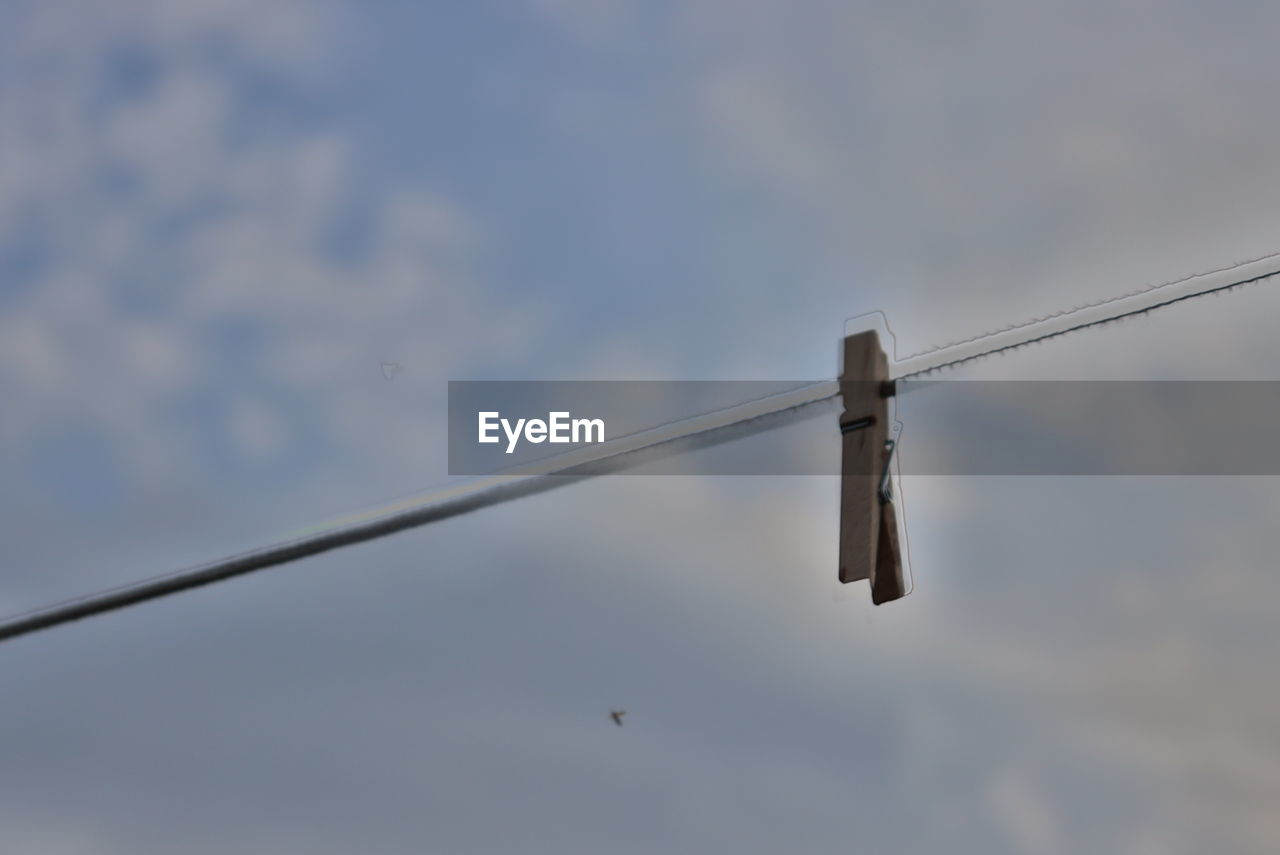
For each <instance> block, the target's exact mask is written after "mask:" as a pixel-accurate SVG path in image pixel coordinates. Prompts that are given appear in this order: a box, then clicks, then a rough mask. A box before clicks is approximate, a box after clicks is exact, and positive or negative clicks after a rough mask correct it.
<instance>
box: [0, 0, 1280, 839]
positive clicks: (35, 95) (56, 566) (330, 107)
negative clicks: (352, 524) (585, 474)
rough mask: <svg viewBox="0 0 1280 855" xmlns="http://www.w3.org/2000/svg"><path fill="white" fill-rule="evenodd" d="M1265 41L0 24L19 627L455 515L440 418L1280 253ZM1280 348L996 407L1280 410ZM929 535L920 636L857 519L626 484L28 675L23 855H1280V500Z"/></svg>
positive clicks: (366, 19) (1003, 6)
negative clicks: (294, 537)
mask: <svg viewBox="0 0 1280 855" xmlns="http://www.w3.org/2000/svg"><path fill="white" fill-rule="evenodd" d="M1276 23H1277V21H1276V20H1275V12H1274V11H1272V10H1270V9H1268V8H1266V7H1264V6H1261V5H1256V4H1244V3H1240V4H1225V5H1221V4H1220V5H1217V6H1215V7H1214V8H1213V9H1209V8H1207V7H1205V6H1204V5H1203V4H1163V3H1154V2H1149V3H1141V2H1134V3H1120V4H1115V3H1109V4H1030V5H1028V4H1015V3H1007V2H993V3H986V4H979V5H977V6H974V7H971V8H966V9H965V10H963V11H961V10H959V9H957V8H955V7H953V6H952V5H951V4H942V3H934V2H918V3H898V4H893V5H892V6H886V5H877V4H863V3H837V2H818V1H817V0H815V2H804V3H795V4H783V3H776V2H764V0H739V2H732V3H730V2H723V0H721V2H711V0H706V2H688V3H680V4H675V3H633V2H627V0H598V2H587V0H533V1H532V2H504V3H497V2H493V3H483V2H482V3H469V4H446V3H423V4H408V3H395V2H385V3H382V2H378V3H363V4H355V3H337V2H333V3H303V2H292V1H291V0H282V2H275V3H272V4H270V5H267V6H264V5H263V4H255V3H249V2H244V0H183V2H178V3H153V2H145V0H125V2H116V3H112V4H101V3H91V2H72V0H53V2H40V3H36V2H22V0H15V2H10V3H8V4H6V5H5V7H4V9H3V10H2V11H0V400H2V401H3V402H4V405H3V407H0V472H3V474H4V477H3V479H0V508H2V509H3V512H4V513H3V517H2V519H3V522H0V542H3V543H4V545H5V549H4V550H3V552H4V555H5V562H4V573H3V575H2V576H0V606H2V607H3V610H4V611H5V612H6V613H11V612H16V611H20V610H23V609H27V608H31V607H35V606H38V605H41V604H43V603H45V602H47V601H49V600H52V599H58V598H60V597H65V596H70V595H74V594H77V593H80V592H82V591H85V590H91V589H97V588H101V587H105V586H108V585H112V584H117V583H121V582H126V581H129V580H131V579H134V578H137V577H140V576H145V575H150V574H153V573H157V572H161V571H165V570H169V569H173V568H176V567H180V566H184V565H188V564H192V563H196V562H200V561H204V560H208V559H210V558H214V557H218V556H221V555H224V554H227V553H231V552H235V551H240V550H243V549H247V548H251V547H253V546H256V545H259V544H261V543H264V542H266V541H268V540H270V539H271V538H273V537H274V536H275V535H277V534H279V533H281V532H283V531H286V530H290V529H295V528H297V527H299V526H302V525H306V524H308V523H310V522H313V521H315V520H316V519H320V518H326V517H332V516H334V515H337V514H341V513H344V512H347V511H350V510H353V509H357V508H361V507H365V506H368V505H371V504H374V503H377V502H380V501H383V500H386V499H389V498H392V497H395V496H399V495H403V494H406V493H409V492H412V491H417V490H422V489H424V488H426V487H429V486H432V485H434V484H437V483H440V482H441V481H442V480H445V478H446V443H445V437H444V433H443V431H444V425H445V412H444V400H445V389H446V381H448V380H450V379H548V380H566V379H675V380H684V379H736V380H776V379H821V378H826V377H830V376H832V375H833V374H834V373H835V370H836V366H835V359H836V352H837V347H836V345H837V342H838V339H839V337H840V335H841V333H842V331H843V328H844V320H845V319H846V318H848V317H851V316H855V315H861V314H864V313H866V312H869V311H872V310H877V309H878V310H882V311H884V312H885V313H886V315H887V316H888V318H889V320H890V323H891V324H892V326H893V329H894V331H895V333H896V335H897V340H898V343H899V347H900V348H902V351H903V353H904V354H905V353H906V352H912V351H916V350H920V349H923V348H925V347H928V346H930V345H932V344H935V343H938V342H942V341H946V340H948V339H952V338H959V337H965V336H968V335H972V334H975V333H978V332H982V331H984V330H986V329H988V328H991V327H995V326H1000V325H1003V324H1005V323H1009V322H1016V321H1018V320H1021V319H1022V318H1024V317H1026V316H1028V315H1031V314H1036V313H1041V312H1045V311H1051V310H1053V309H1057V308H1061V307H1064V306H1071V305H1075V304H1078V303H1081V302H1084V301H1087V300H1091V299H1096V298H1099V297H1103V296H1107V295H1110V294H1113V293H1117V292H1120V291H1125V290H1129V289H1132V288H1134V287H1138V286H1141V285H1143V284H1146V283H1150V282H1158V281H1163V280H1167V279H1172V278H1176V277H1179V276H1183V275H1186V274H1189V273H1193V272H1196V271H1198V270H1203V269H1207V268H1210V267H1215V266H1220V265H1222V264H1223V263H1229V262H1231V261H1235V260H1240V259H1244V258H1248V257H1251V256H1256V255H1259V254H1262V253H1264V252H1267V251H1271V250H1275V249H1277V248H1280V247H1277V245H1276V244H1277V239H1276V236H1275V217H1274V211H1275V210H1276V205H1277V203H1278V202H1280V198H1278V194H1277V192H1276V190H1275V188H1276V187H1280V183H1278V182H1277V180H1276V179H1277V178H1280V161H1277V160H1276V159H1275V156H1274V145H1273V142H1272V141H1273V140H1274V139H1275V137H1276V134H1277V131H1280V128H1278V127H1277V117H1276V114H1275V111H1274V105H1273V100H1274V99H1273V94H1272V93H1274V91H1276V85H1277V83H1280V80H1277V78H1278V77H1280V66H1277V64H1276V62H1275V61H1274V60H1273V59H1271V58H1270V55H1271V50H1270V45H1269V43H1268V40H1267V38H1268V36H1267V34H1268V33H1269V32H1273V31H1274V27H1275V25H1276ZM1278 304H1280V297H1277V296H1276V292H1275V289H1274V286H1269V285H1263V286H1259V287H1255V288H1253V289H1250V290H1247V291H1243V292H1240V293H1238V294H1233V295H1232V296H1230V297H1224V298H1222V299H1215V300H1209V301H1198V302H1195V303H1190V304H1186V305H1184V306H1182V307H1179V308H1177V309H1172V310H1170V311H1168V312H1167V313H1165V314H1163V315H1160V316H1157V317H1153V318H1149V319H1143V320H1139V321H1133V322H1129V323H1126V324H1122V325H1119V326H1116V327H1113V328H1109V329H1107V330H1104V331H1099V332H1097V333H1091V334H1088V335H1081V336H1076V337H1073V338H1070V339H1064V340H1062V341H1059V342H1056V343H1052V344H1047V345H1044V346H1042V347H1039V348H1036V349H1034V350H1031V351H1026V352H1022V353H1019V354H1017V355H1016V356H1010V357H1005V358H1000V359H995V360H991V361H989V362H984V363H981V364H979V365H977V366H973V367H971V368H970V369H968V370H967V371H966V372H964V373H963V374H960V373H957V376H965V377H981V378H1040V377H1051V378H1064V379H1073V378H1113V377H1125V378H1131V379H1169V378H1183V379H1220V378H1229V379H1274V378H1275V377H1276V376H1277V372H1280V351H1277V349H1276V347H1275V345H1274V341H1273V339H1274V336H1273V333H1272V329H1271V324H1270V322H1269V319H1270V318H1272V317H1274V316H1275V315H1274V312H1275V310H1276V309H1277V308H1280V305H1278ZM388 361H394V362H396V363H398V364H400V365H401V366H402V367H403V370H402V372H401V373H399V374H397V375H396V376H395V377H394V378H393V379H391V380H387V379H386V378H385V377H384V376H383V373H382V370H381V363H383V362H388ZM906 430H907V431H908V432H909V431H910V424H909V423H908V424H907V427H906ZM832 433H835V431H834V429H833V431H832ZM806 435H807V434H806ZM761 442H764V443H765V444H762V445H761V448H762V453H767V449H768V448H769V446H768V445H767V442H765V441H763V440H762V441H761ZM832 442H833V443H834V442H836V439H835V437H832ZM904 487H905V493H906V495H905V499H906V506H907V514H908V518H909V525H910V527H911V528H910V530H911V534H912V540H911V546H912V558H913V566H914V570H915V577H916V582H917V591H916V593H914V594H912V596H911V597H909V598H908V599H906V600H904V601H902V602H900V603H896V604H894V605H892V606H887V607H884V608H879V609H877V608H874V607H872V606H871V605H870V604H869V602H868V597H867V595H866V592H865V591H864V590H861V589H854V588H851V589H839V587H838V586H837V585H836V584H835V582H834V577H835V538H836V506H835V505H836V501H835V500H836V495H837V494H836V485H835V483H834V481H833V480H831V479H827V478H816V477H790V478H786V477H772V478H769V477H758V478H749V477H736V478H735V477H720V478H712V477H700V478H694V477H687V478H686V477H653V478H646V477H627V478H609V479H600V480H598V481H595V482H592V483H589V484H582V485H577V486H574V487H571V488H567V489H565V490H562V491H557V492H556V493H552V494H548V495H546V496H543V497H539V498H537V499H532V500H529V501H527V502H520V503H516V504H512V505H510V506H504V507H501V508H495V509H493V510H491V511H486V512H485V513H484V514H481V515H475V516H471V517H467V518H460V519H457V520H454V521H450V522H448V523H446V524H441V525H438V526H433V527H430V528H428V529H425V530H422V531H416V532H411V533H406V534H403V535H399V536H397V537H395V538H391V539H388V540H385V541H381V542H378V543H374V544H369V545H366V546H362V547H359V548H356V549H349V550H343V551H339V552H335V553H332V554H329V555H325V556H322V557H319V558H316V559H311V560H308V561H305V562H301V563H298V564H296V565H292V566H288V567H284V568H280V569H278V570H274V571H272V572H270V573H265V574H260V575H258V576H255V577H253V578H246V579H242V580H238V581H235V582H231V583H228V584H225V585H221V586H216V587H213V588H209V589H207V590H202V591H198V592H194V593H190V594H186V595H183V596H180V597H175V598H173V599H170V600H168V601H165V602H161V603H155V604H151V605H148V606H145V607H142V608H138V609H135V610H131V611H128V612H124V613H120V614H117V615H111V616H107V617H103V618H99V619H95V620H92V621H88V622H85V623H83V624H81V625H76V626H72V627H68V628H65V629H61V630H58V631H56V632H50V633H45V634H40V635H36V636H32V637H30V638H26V639H22V640H19V641H15V642H13V643H9V644H6V645H3V646H0V675H3V680H4V685H5V687H6V693H5V694H6V698H9V699H11V700H10V701H9V702H7V703H6V704H4V705H3V710H0V725H2V727H0V732H3V733H5V734H6V736H5V737H4V739H3V740H0V745H3V750H4V762H3V764H2V765H3V768H4V770H5V772H4V774H3V775H0V843H2V844H3V848H4V850H5V851H14V852H41V853H53V855H59V853H92V855H98V854H99V853H117V852H119V853H124V852H128V853H149V852H156V853H159V852H172V851H184V852H194V853H201V852H210V853H212V852H226V851H265V850H271V851H301V850H306V851H312V852H317V853H328V852H333V853H346V852H351V851H356V850H359V851H376V852H406V853H407V852H422V851H442V852H460V853H465V852H475V853H482V852H483V853H488V852H507V851H519V852H530V851H532V852H556V853H565V852H600V851H607V852H624V853H625V852H651V851H655V850H659V849H661V850H664V851H672V852H699V853H701V852H718V851H726V852H728V851H732V852H735V853H742V852H756V851H758V852H776V851H781V850H783V849H786V850H789V851H802V852H836V851H839V852H847V851H849V850H850V849H853V850H855V851H870V852H878V851H901V852H935V851H940V850H945V851H947V852H952V853H963V852H973V853H984V855H986V853H999V852H1032V853H1075V852H1082V851H1085V852H1087V851H1113V852H1124V853H1134V855H1141V853H1155V852H1159V853H1177V852H1188V853H1194V852H1202V851H1209V850H1212V851H1220V852H1242V853H1252V852H1270V851H1273V850H1274V848H1275V842H1276V840H1277V838H1278V837H1280V826H1277V824H1276V821H1275V819H1274V818H1273V816H1272V811H1271V806H1272V805H1274V803H1275V800H1276V797H1277V796H1280V774H1278V773H1277V771H1276V770H1277V769H1280V763H1277V762H1276V761H1277V759H1278V758H1277V757H1276V751H1275V745H1276V736H1277V731H1276V724H1275V722H1276V721H1277V720H1280V718H1278V717H1277V715H1276V713H1277V712H1278V711H1280V695H1277V694H1276V692H1275V691H1274V690H1273V687H1271V686H1269V685H1268V684H1267V681H1266V680H1265V674H1267V673H1269V672H1268V671H1267V668H1268V666H1269V664H1270V662H1271V660H1272V659H1273V658H1274V657H1273V656H1271V652H1272V651H1273V650H1274V645H1275V630H1274V622H1275V621H1274V619H1275V608H1274V606H1273V605H1271V604H1272V603H1275V602H1277V597H1276V596H1275V594H1276V593H1280V592H1277V591H1276V586H1277V582H1276V581H1275V575H1274V572H1273V570H1274V568H1273V566H1272V563H1273V562H1272V560H1271V557H1272V556H1273V555H1274V554H1275V547H1276V544H1275V542H1274V541H1275V537H1274V534H1273V532H1274V530H1275V527H1274V525H1272V524H1271V520H1272V519H1273V517H1274V515H1275V511H1276V509H1277V508H1278V507H1280V493H1278V492H1277V490H1276V485H1275V484H1274V479H1266V478H1245V479H1228V478H1221V479H1215V478H1187V479H1175V478H1153V479H1138V478H1089V479H1086V478H1006V479H997V478H925V477H915V478H908V479H907V482H906V483H905V485H904ZM618 707H624V708H626V709H627V710H628V716H627V719H626V722H627V724H626V726H625V727H624V728H621V729H618V728H615V727H614V726H613V725H612V723H611V722H610V721H609V720H608V717H607V713H608V710H609V709H610V708H618Z"/></svg>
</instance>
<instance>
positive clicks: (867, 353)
mask: <svg viewBox="0 0 1280 855" xmlns="http://www.w3.org/2000/svg"><path fill="white" fill-rule="evenodd" d="M843 355H844V365H843V368H842V370H841V373H840V392H841V396H842V397H843V398H844V412H843V413H841V415H840V432H841V434H842V438H841V444H842V449H841V451H842V456H841V469H840V471H841V478H840V581H841V582H856V581H858V580H859V579H870V580H871V598H872V602H874V603H877V604H879V603H884V602H888V601H890V600H896V599H898V598H899V597H901V596H902V595H903V594H904V593H905V591H904V590H903V588H904V584H903V578H902V565H901V559H900V555H901V553H900V549H899V543H898V527H897V521H896V518H895V516H894V512H893V505H892V503H886V502H882V500H881V497H880V478H881V476H882V475H883V474H884V470H885V467H886V466H887V465H888V460H889V452H888V450H887V449H886V447H885V442H886V440H887V439H888V437H889V407H888V403H887V401H886V398H885V394H886V391H885V390H886V385H887V383H888V379H889V363H888V358H887V357H886V356H885V354H884V351H883V350H882V349H881V348H880V339H879V336H877V335H876V333H875V332H864V333H858V334H857V335H851V336H848V337H846V338H845V340H844V354H843Z"/></svg>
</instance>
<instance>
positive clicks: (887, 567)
mask: <svg viewBox="0 0 1280 855" xmlns="http://www.w3.org/2000/svg"><path fill="white" fill-rule="evenodd" d="M890 454H892V452H890V451H885V454H884V462H885V465H886V466H888V465H889V456H890ZM906 587H907V586H906V582H905V580H904V579H903V577H902V548H901V546H900V544H899V543H898V517H897V514H896V513H895V512H894V510H893V502H891V501H890V502H885V503H884V504H883V505H881V506H880V542H879V544H878V548H877V549H876V566H875V572H873V573H872V574H871V602H873V603H875V604H876V605H877V606H878V605H880V604H881V603H887V602H890V601H891V600H896V599H899V598H901V597H903V596H906V593H907V590H906Z"/></svg>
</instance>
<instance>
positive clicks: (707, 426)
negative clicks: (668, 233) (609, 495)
mask: <svg viewBox="0 0 1280 855" xmlns="http://www.w3.org/2000/svg"><path fill="white" fill-rule="evenodd" d="M1277 274H1280V253H1273V254H1271V255H1267V256H1263V257H1261V258H1256V259H1252V260H1250V261H1246V262H1243V263H1241V264H1236V265H1233V266H1231V267H1225V268H1221V269H1218V270H1212V271H1208V272H1206V273H1199V274H1196V275H1194V276H1190V277H1187V278H1185V279H1180V280H1177V281H1174V282H1168V283H1164V284H1162V285H1155V286H1151V287H1149V288H1144V289H1142V290H1139V291H1135V292H1132V293H1130V294H1126V295H1122V296H1120V297H1114V298H1111V299H1108V300H1103V301H1100V302H1097V303H1091V304H1088V305H1085V306H1080V307H1077V308H1075V309H1071V310H1067V311H1062V312H1056V313H1054V314H1052V315H1046V316H1044V317H1041V318H1037V319H1034V320H1032V321H1028V322H1025V323H1022V324H1018V325H1015V326H1011V327H1007V328H1005V329H1003V330H1000V331H997V332H994V333H989V334H987V335H983V336H977V337H975V338H970V339H965V340H963V341H959V342H955V343H953V344H949V345H945V346H942V347H937V348H932V349H929V350H926V351H922V352H920V353H916V354H913V355H911V356H909V357H907V358H906V359H904V360H901V361H897V362H895V363H894V365H893V368H892V369H891V373H892V376H893V378H894V379H895V380H904V379H909V378H913V377H919V376H922V375H925V374H929V373H931V372H934V371H939V370H942V369H945V368H951V367H954V366H957V365H961V364H963V363H966V362H970V361H973V360H975V359H980V358H982V357H984V356H990V355H992V354H996V353H1001V352H1004V351H1008V350H1013V349H1014V348H1018V347H1023V346H1026V345H1029V344H1035V343H1037V342H1042V341H1045V340H1047V339H1051V338H1056V337H1059V336H1063V335H1067V334H1069V333H1073V332H1078V331H1080V330H1084V329H1089V328H1091V327H1096V326H1101V325H1103V324H1106V323H1110V322H1113V321H1117V320H1121V319H1123V318H1127V317H1133V316H1135V315H1141V314H1146V313H1148V312H1152V311H1155V310H1157V309H1161V308H1164V307H1166V306H1170V305H1173V304H1175V303H1181V302H1184V301H1187V300H1192V299H1195V298H1197V297H1203V296H1206V295H1208V294H1213V293H1218V292H1224V291H1229V290H1232V289H1235V288H1239V287H1242V286H1245V285H1249V284H1253V283H1255V282H1260V281H1262V280H1264V279H1269V278H1271V277H1273V276H1275V275H1277ZM839 394H840V388H839V385H838V383H837V382H836V381H834V380H832V381H826V382H822V383H816V384H812V385H809V386H804V387H801V388H799V389H794V390H791V391H788V392H784V393H781V394H778V395H771V396H768V397H765V398H760V399H758V400H755V401H746V402H743V403H741V404H736V405H734V406H731V407H727V408H725V409H722V410H717V411H715V412H712V413H707V414H703V415H700V416H695V417H693V418H690V419H684V420H681V421H677V422H672V423H669V424H665V425H660V426H658V427H656V428H652V429H650V430H646V431H641V432H639V433H636V434H631V435H629V436H624V437H620V438H618V439H616V440H612V441H610V442H607V443H602V444H600V445H597V446H588V447H586V448H583V449H579V450H576V451H572V452H569V453H568V454H564V455H559V456H557V457H553V458H550V459H547V460H544V461H539V462H537V463H534V464H530V465H528V466H525V467H522V468H520V469H516V470H512V471H511V472H508V473H504V474H502V475H496V476H492V477H489V478H485V479H481V480H479V481H475V482H471V483H468V484H464V485H460V486H455V487H449V488H445V489H443V490H439V491H436V492H433V493H430V494H428V495H426V496H421V497H416V498H413V499H409V500H402V501H399V502H396V503H394V504H391V505H385V506H383V507H381V508H378V509H375V510H373V511H368V512H365V513H363V514H361V515H359V516H358V517H356V518H348V519H345V520H340V521H336V522H333V523H328V524H325V525H322V526H320V527H319V528H318V530H315V531H312V532H310V533H308V534H305V535H303V536H300V537H296V538H293V539H289V540H285V541H281V542H279V543H276V544H273V545H271V546H267V547H264V548H262V549H257V550H254V551H251V552H245V553H242V554H240V555H234V556H231V557H229V558H223V559H220V560H218V561H212V562H210V563H208V564H202V565H199V566H196V567H191V568H187V569H184V570H179V571H177V572H174V573H168V574H164V575H161V576H155V577H152V578H150V579H145V580H143V581H140V582H135V583H132V584H128V585H122V586H118V587H115V588H110V589H107V590H103V591H98V592H96V593H93V594H89V595H86V596H83V597H78V598H75V599H72V600H66V601H63V602H60V603H55V604H53V605H50V606H46V607H43V608H40V609H36V610H33V611H29V612H25V613H22V614H18V615H14V616H12V617H10V618H7V619H5V620H3V621H0V641H4V640H7V639H11V638H16V637H18V636H21V635H27V634H29V633H33V632H36V631H38V630H42V629H49V628H50V627H54V626H58V625H60V624H65V623H70V622H71V621H76V620H80V619H82V618H86V617H89V616H91V615H97V614H102V613H104V612H109V611H114V610H116V609H122V608H125V607H127V606H131V605H136V604H138V603H142V602H146V601H147V600H154V599H158V598H160V597H164V596H168V595H170V594H175V593H178V592H180V591H187V590H191V589H192V588H198V587H201V586H203V585H209V584H212V583H214V582H219V581H222V580H224V579H230V578H233V577H235V576H242V575H245V574H247V573H253V572H255V571H258V570H264V569H266V568H269V567H275V566H278V565H281V564H286V563H289V562H292V561H297V560H298V559H300V558H306V557H308V556H312V555H318V554H320V553H323V552H328V551H329V550H332V549H338V548H340V547H343V546H351V545H353V544H357V543H363V542H365V541H369V540H373V539H375V538H379V537H385V536H386V535H389V534H394V533H396V532H399V531H404V530H406V529H410V528H416V527H418V526H423V525H427V524H429V523H433V522H439V521H440V520H445V519H449V518H450V517H455V516H460V515H461V514H465V513H470V512H471V511H476V510H480V509H481V508H486V507H491V506H493V505H497V504H500V503H502V502H509V501H512V500H514V499H519V498H522V497H524V496H532V495H536V494H538V493H543V492H546V491H548V490H552V489H555V488H556V487H560V486H565V485H567V484H572V483H576V482H578V481H581V480H584V479H586V478H590V477H593V476H596V475H603V474H608V473H611V472H619V471H622V470H625V469H628V468H634V467H636V466H640V465H643V464H644V463H646V462H650V461H653V460H656V459H658V458H660V457H663V456H666V455H669V454H674V453H678V452H683V451H689V450H694V449H698V448H706V447H710V446H713V445H717V444H720V443H723V442H728V441H731V440H733V439H738V438H740V437H745V436H750V435H752V434H755V433H760V432H762V431H767V430H772V429H774V428H777V427H781V426H782V425H785V424H790V423H793V422H795V421H799V420H802V419H806V418H811V417H813V416H816V415H820V414H822V413H824V412H828V411H829V410H830V409H831V408H832V407H833V406H834V403H835V402H836V400H837V398H838V397H839Z"/></svg>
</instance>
